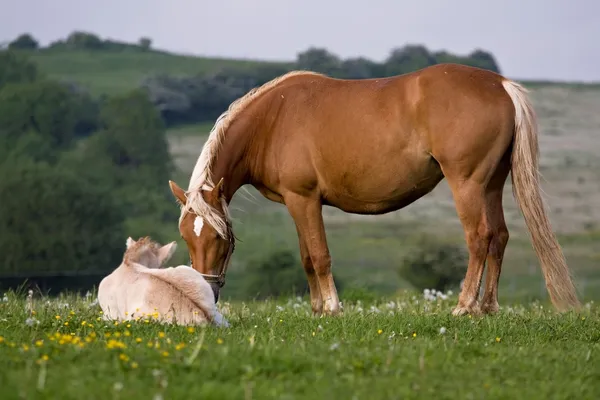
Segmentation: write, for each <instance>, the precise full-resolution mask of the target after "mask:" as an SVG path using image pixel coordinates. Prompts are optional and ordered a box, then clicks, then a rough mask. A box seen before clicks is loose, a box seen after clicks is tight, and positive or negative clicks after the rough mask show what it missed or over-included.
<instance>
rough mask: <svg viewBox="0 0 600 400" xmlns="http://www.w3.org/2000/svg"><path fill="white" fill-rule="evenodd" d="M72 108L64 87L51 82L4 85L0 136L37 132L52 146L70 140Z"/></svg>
mask: <svg viewBox="0 0 600 400" xmlns="http://www.w3.org/2000/svg"><path fill="white" fill-rule="evenodd" d="M75 122H76V107H75V103H74V102H73V97H72V96H71V94H70V93H69V91H68V90H67V88H66V87H65V86H63V85H61V84H60V83H58V82H54V81H45V80H44V81H37V82H26V83H16V84H8V85H6V86H5V87H4V88H3V89H2V91H0V136H4V137H6V138H7V139H9V140H17V138H18V137H19V136H20V135H21V134H22V133H23V132H26V131H32V132H37V133H38V134H40V135H41V136H43V137H44V138H45V139H46V140H48V141H49V143H51V145H52V146H53V147H55V148H67V147H68V146H69V145H70V144H71V142H72V139H73V133H74V128H75Z"/></svg>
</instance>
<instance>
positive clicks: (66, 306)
mask: <svg viewBox="0 0 600 400" xmlns="http://www.w3.org/2000/svg"><path fill="white" fill-rule="evenodd" d="M91 300H92V298H91V297H90V298H89V299H85V298H82V297H74V296H68V295H65V296H62V297H60V298H56V299H46V298H43V297H38V296H34V298H33V299H32V300H28V299H27V298H26V296H15V295H14V294H13V293H9V294H8V296H6V299H5V300H4V301H2V302H0V315H1V316H2V328H1V331H0V336H1V337H2V338H1V339H0V365H1V368H0V382H2V384H1V385H2V395H3V398H4V399H13V398H15V399H16V398H28V399H37V398H45V399H46V398H53V399H80V398H89V399H107V398H165V399H166V398H168V399H175V398H190V396H191V397H192V398H203V399H270V398H273V399H323V398H336V399H338V398H339V399H352V398H355V399H366V398H368V399H371V400H374V399H391V398H394V399H396V398H403V399H410V398H415V399H416V398H419V399H424V398H431V399H458V398H460V399H468V398H486V399H508V398H510V399H528V400H532V399H549V398H550V399H554V398H557V399H558V398H560V399H565V398H577V399H595V398H598V396H599V395H600V379H599V378H600V371H599V370H598V365H599V363H600V345H599V340H600V310H599V309H598V307H597V306H596V305H594V304H591V303H590V304H587V305H586V306H585V307H584V309H583V311H582V312H581V313H580V314H579V315H575V314H565V315H556V314H555V313H554V312H553V311H551V310H550V309H549V308H548V305H547V304H540V303H532V304H529V305H526V306H521V305H506V304H504V307H502V309H501V312H500V313H499V314H498V315H496V316H491V317H474V318H470V317H453V316H451V314H450V312H451V309H452V307H453V306H454V304H455V302H456V297H455V295H451V296H450V297H449V298H447V299H446V300H437V301H433V302H432V301H425V300H424V299H423V297H422V295H420V294H414V295H413V294H412V293H408V292H407V293H404V294H401V295H399V296H397V297H394V298H387V299H384V298H380V299H378V300H377V301H373V302H363V303H361V302H359V301H357V302H353V303H349V302H348V303H344V315H343V316H341V317H336V318H327V317H325V318H315V317H313V316H312V315H311V312H310V305H309V304H308V302H307V301H306V299H297V298H290V299H289V300H286V299H282V300H279V301H277V302H275V301H268V302H250V303H221V304H220V308H221V309H222V311H223V313H224V314H225V316H226V318H227V319H228V320H229V322H230V324H231V327H230V328H215V327H207V328H202V327H195V328H193V329H192V328H189V327H183V326H172V325H162V324H159V323H157V322H153V321H151V318H150V320H149V321H148V322H146V320H145V319H142V320H140V321H137V322H135V321H134V322H126V323H120V324H114V323H111V322H104V321H103V320H101V319H100V314H99V312H100V309H99V307H98V306H97V305H95V304H93V303H91V302H90V301H91ZM31 310H33V312H32V311H31ZM28 319H29V320H28ZM38 321H39V323H38ZM28 322H29V324H28ZM159 394H160V395H161V396H162V397H153V396H157V395H159Z"/></svg>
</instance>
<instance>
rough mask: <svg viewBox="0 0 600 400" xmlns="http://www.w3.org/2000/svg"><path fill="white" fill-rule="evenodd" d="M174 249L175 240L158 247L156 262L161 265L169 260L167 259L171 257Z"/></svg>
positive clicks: (175, 245) (175, 247) (175, 246)
mask: <svg viewBox="0 0 600 400" xmlns="http://www.w3.org/2000/svg"><path fill="white" fill-rule="evenodd" d="M175 250H177V243H176V242H171V243H169V244H165V245H164V246H163V247H161V248H160V249H158V262H159V263H160V264H161V265H162V264H164V263H165V262H167V261H169V259H170V258H171V257H173V254H174V253H175Z"/></svg>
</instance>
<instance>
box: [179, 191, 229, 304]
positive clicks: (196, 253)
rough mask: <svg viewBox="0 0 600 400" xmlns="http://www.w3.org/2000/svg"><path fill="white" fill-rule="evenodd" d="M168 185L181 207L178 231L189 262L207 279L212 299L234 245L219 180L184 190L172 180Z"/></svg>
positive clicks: (222, 281)
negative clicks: (212, 293) (190, 189)
mask: <svg viewBox="0 0 600 400" xmlns="http://www.w3.org/2000/svg"><path fill="white" fill-rule="evenodd" d="M169 186H170V187H171V191H172V192H173V195H174V196H175V198H176V199H177V201H178V203H179V204H180V205H181V207H182V208H181V213H182V214H181V218H180V221H179V232H180V234H181V237H182V238H183V240H185V242H186V244H187V247H188V251H189V253H190V261H191V264H192V265H191V266H192V268H194V269H195V270H196V271H198V272H200V274H202V275H203V276H204V279H205V280H206V281H207V282H208V283H210V286H211V287H212V289H213V292H214V295H215V302H216V301H218V300H219V291H220V289H221V288H222V287H223V285H225V272H226V270H227V266H228V264H229V260H230V257H231V254H232V253H233V249H234V246H235V240H234V236H233V232H232V230H231V223H230V220H229V216H228V211H227V205H226V203H225V200H224V197H223V180H222V179H221V180H220V181H219V183H217V184H216V185H215V186H214V188H207V187H204V188H200V189H198V191H196V192H192V193H186V192H185V191H184V190H183V189H181V188H180V187H179V186H177V184H176V183H175V182H172V181H169Z"/></svg>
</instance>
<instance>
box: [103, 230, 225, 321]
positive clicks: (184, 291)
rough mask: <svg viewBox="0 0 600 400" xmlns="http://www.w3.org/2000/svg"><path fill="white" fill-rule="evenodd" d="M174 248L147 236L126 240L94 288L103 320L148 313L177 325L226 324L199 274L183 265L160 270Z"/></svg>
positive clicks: (139, 315) (209, 290)
mask: <svg viewBox="0 0 600 400" xmlns="http://www.w3.org/2000/svg"><path fill="white" fill-rule="evenodd" d="M176 247H177V244H176V243H175V242H171V243H169V244H167V245H164V246H161V245H160V244H158V243H156V242H154V241H152V240H151V239H150V238H148V237H144V238H141V239H139V240H138V241H137V242H136V241H134V240H133V239H131V238H128V239H127V250H126V251H125V255H124V257H123V262H122V263H121V265H119V267H118V268H117V269H115V270H114V271H113V272H112V273H111V274H110V275H108V276H107V277H105V278H104V279H103V280H102V282H100V286H99V287H98V302H99V304H100V307H101V308H102V311H103V313H104V318H105V319H106V320H117V321H124V320H135V319H138V318H143V317H148V318H154V319H157V320H159V321H162V322H167V323H175V324H178V325H192V324H193V325H204V324H207V323H212V324H215V325H218V326H229V324H228V323H227V321H226V320H225V319H224V318H223V316H222V315H221V314H220V313H219V311H218V310H217V308H216V306H215V298H214V294H213V291H212V289H211V287H210V285H209V284H208V282H206V281H205V280H204V278H203V277H202V275H200V274H199V273H198V272H197V271H196V270H194V269H193V268H190V267H188V266H186V265H180V266H178V267H175V268H164V269H162V268H161V267H162V266H163V265H164V264H165V263H166V262H167V261H168V260H169V259H170V258H171V257H172V256H173V253H174V252H175V249H176Z"/></svg>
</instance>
